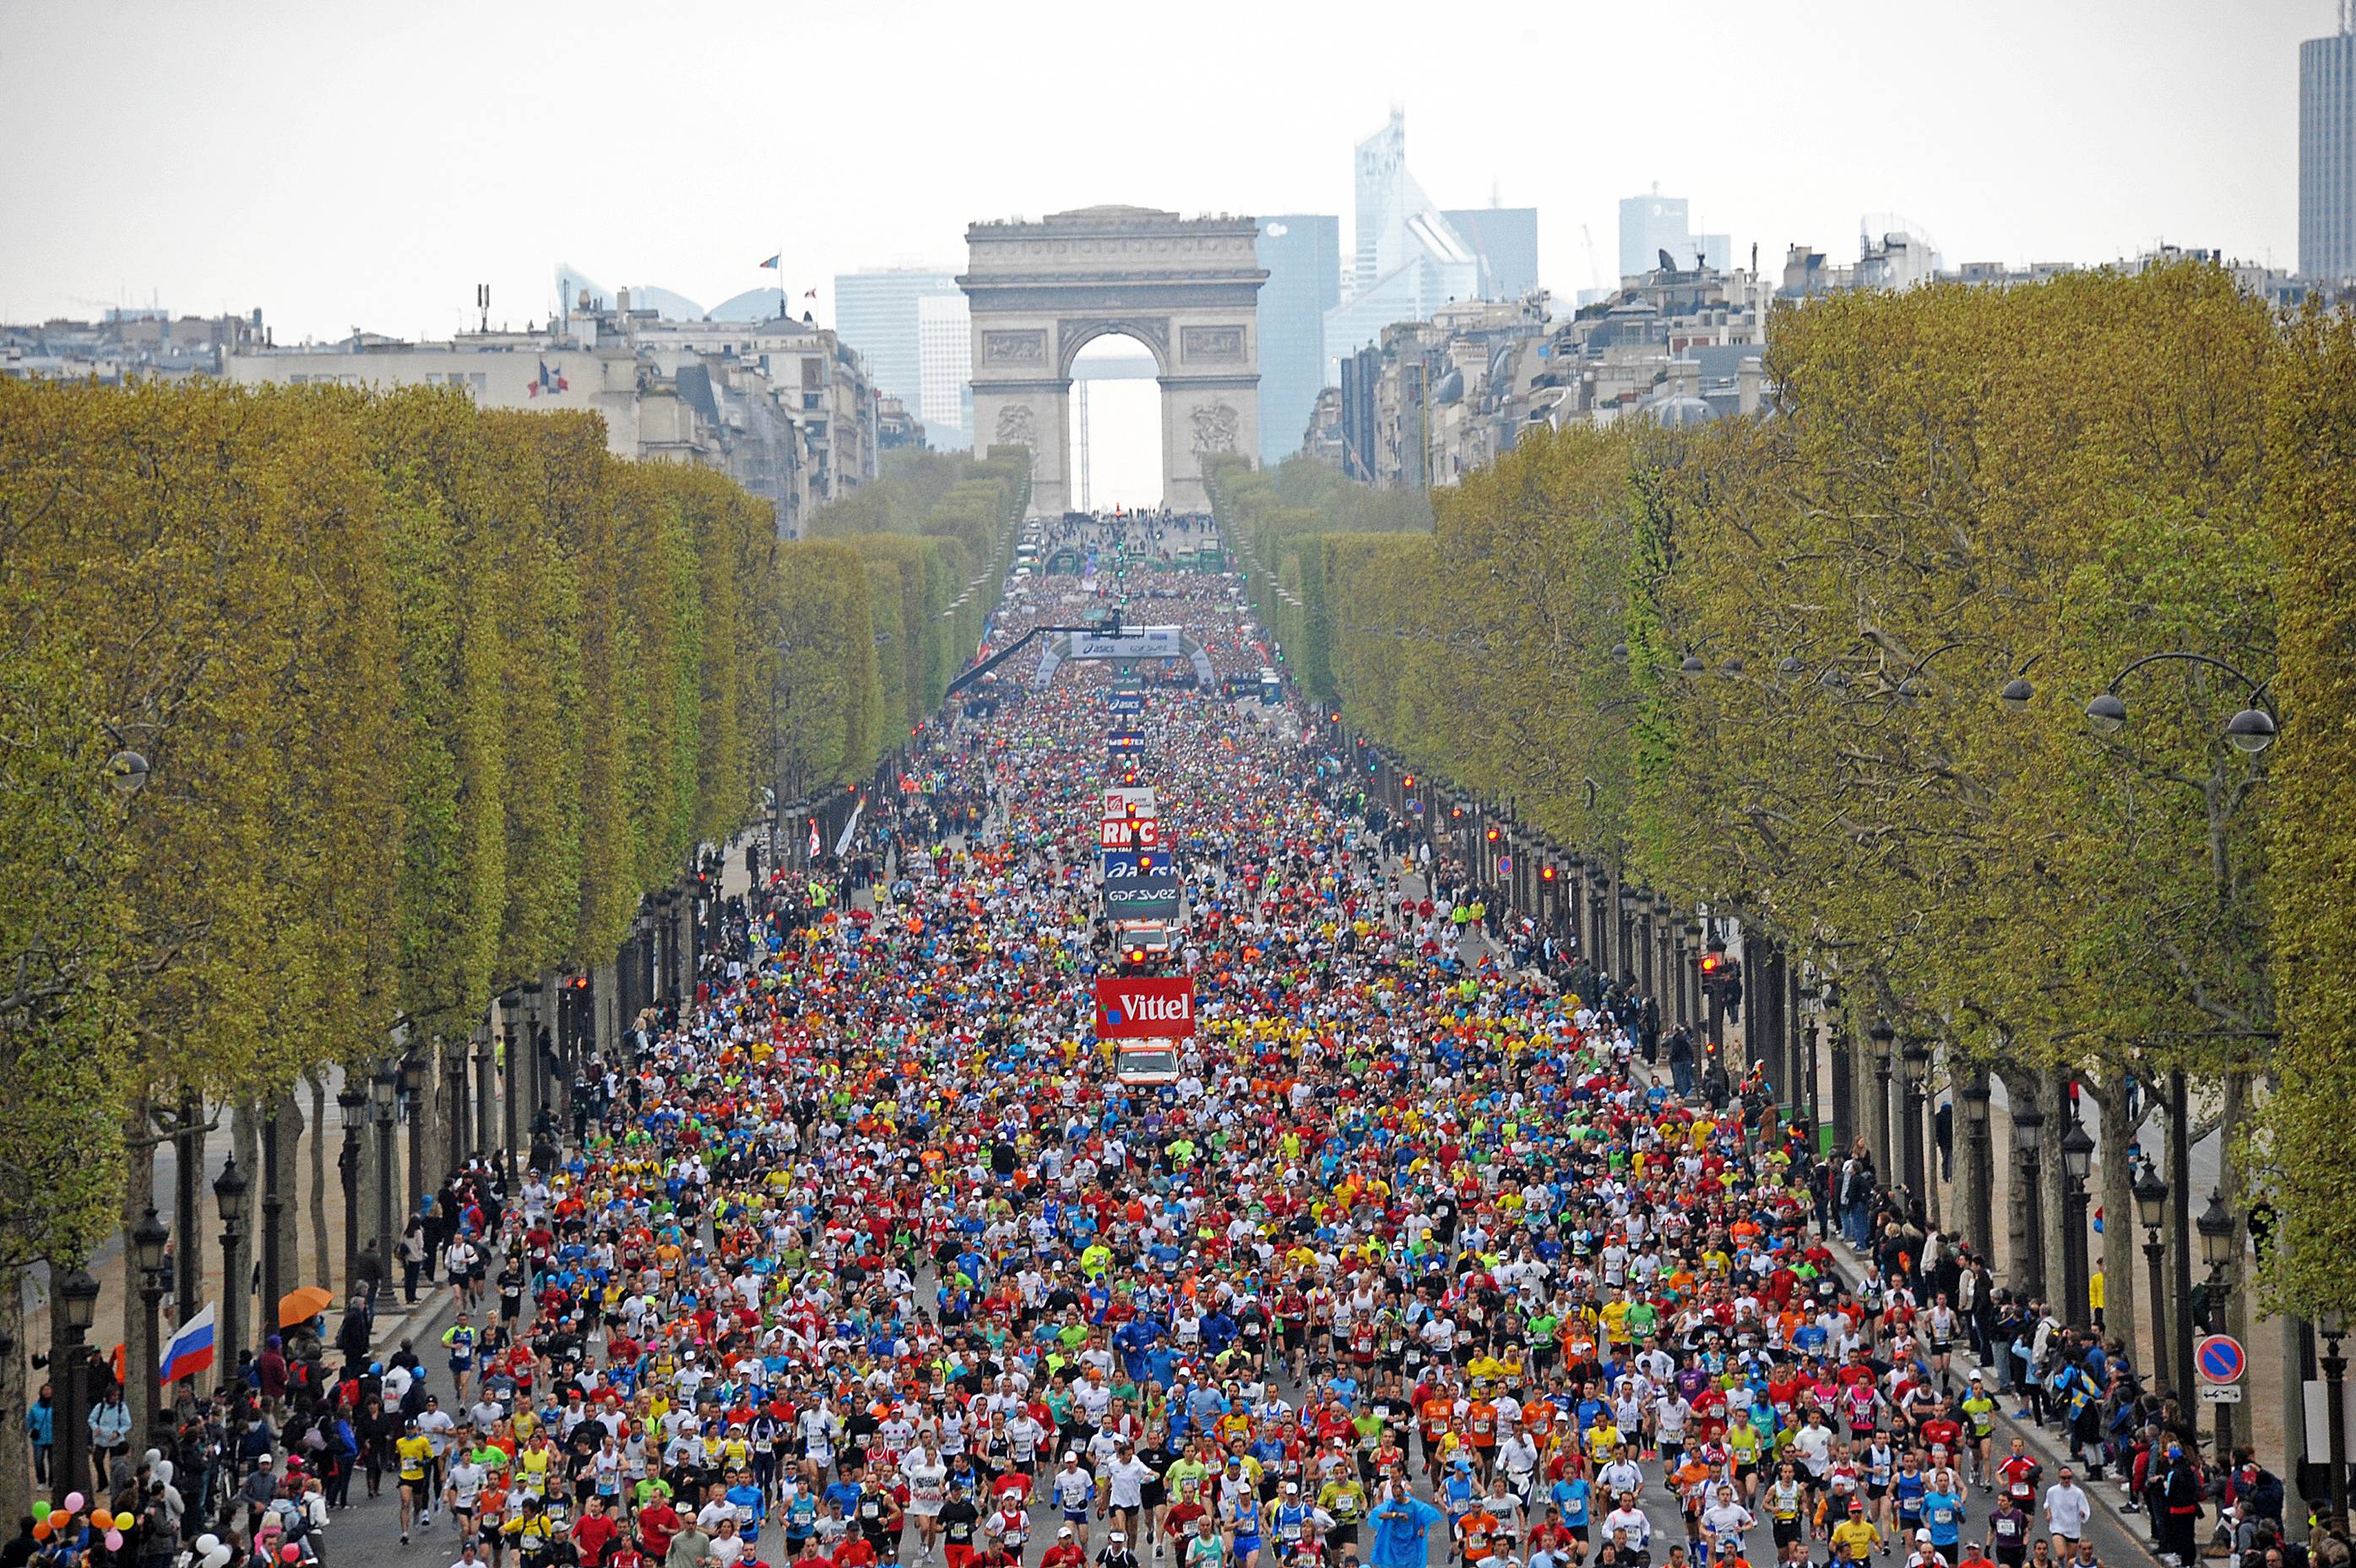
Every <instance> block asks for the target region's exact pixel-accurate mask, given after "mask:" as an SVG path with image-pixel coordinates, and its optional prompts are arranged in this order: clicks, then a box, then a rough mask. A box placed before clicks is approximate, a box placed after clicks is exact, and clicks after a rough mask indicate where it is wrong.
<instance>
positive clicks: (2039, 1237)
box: [2012, 1105, 2045, 1299]
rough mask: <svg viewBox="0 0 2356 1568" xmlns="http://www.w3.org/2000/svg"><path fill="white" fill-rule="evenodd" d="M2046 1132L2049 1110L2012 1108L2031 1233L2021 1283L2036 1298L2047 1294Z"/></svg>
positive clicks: (2022, 1251) (2023, 1204)
mask: <svg viewBox="0 0 2356 1568" xmlns="http://www.w3.org/2000/svg"><path fill="white" fill-rule="evenodd" d="M2044 1131H2045V1113H2044V1112H2042V1111H2040V1110H2039V1109H2038V1108H2037V1107H2036V1106H2034V1105H2015V1106H2014V1107H2013V1108H2012V1147H2013V1152H2014V1153H2016V1154H2018V1155H2019V1157H2020V1190H2021V1207H2022V1211H2023V1213H2024V1217H2025V1220H2026V1223H2027V1228H2028V1232H2029V1235H2028V1240H2027V1243H2026V1244H2025V1245H2023V1246H2022V1248H2021V1249H2020V1279H2021V1286H2022V1288H2023V1289H2025V1290H2027V1291H2028V1292H2029V1296H2030V1297H2031V1298H2032V1299H2034V1298H2037V1297H2041V1296H2044V1294H2045V1195H2044V1193H2043V1192H2042V1191H2040V1189H2039V1186H2038V1177H2037V1161H2038V1157H2039V1156H2040V1154H2041V1153H2043V1150H2042V1149H2041V1148H2040V1147H2039V1143H2040V1137H2041V1136H2042V1135H2043V1133H2044Z"/></svg>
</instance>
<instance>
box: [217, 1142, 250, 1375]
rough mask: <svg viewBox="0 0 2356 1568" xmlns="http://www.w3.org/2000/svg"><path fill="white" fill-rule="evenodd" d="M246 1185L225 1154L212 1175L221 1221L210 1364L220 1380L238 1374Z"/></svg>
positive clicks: (246, 1296) (245, 1294)
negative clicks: (216, 1327)
mask: <svg viewBox="0 0 2356 1568" xmlns="http://www.w3.org/2000/svg"><path fill="white" fill-rule="evenodd" d="M249 1185H250V1184H249V1183H248V1182H247V1180H246V1179H245V1172H243V1171H241V1170H240V1169H238V1168H237V1156H235V1155H231V1156H230V1157H229V1163H228V1164H226V1165H224V1166H222V1167H221V1173H220V1175H219V1176H217V1177H215V1178H214V1179H213V1201H214V1202H215V1203H218V1204H219V1205H220V1222H221V1313H220V1328H221V1332H220V1355H218V1356H217V1357H215V1358H214V1364H215V1365H217V1366H218V1367H219V1368H220V1372H221V1377H222V1379H223V1380H224V1381H227V1380H229V1379H231V1378H234V1377H236V1376H237V1375H238V1365H239V1362H240V1360H241V1357H242V1355H243V1353H244V1350H245V1309H246V1306H247V1304H248V1302H249V1301H250V1300H251V1298H252V1289H251V1287H250V1286H249V1285H248V1284H247V1282H246V1273H247V1270H246V1264H245V1232H244V1231H243V1230H242V1229H241V1225H242V1224H243V1222H244V1220H245V1196H246V1189H247V1187H248V1186H249Z"/></svg>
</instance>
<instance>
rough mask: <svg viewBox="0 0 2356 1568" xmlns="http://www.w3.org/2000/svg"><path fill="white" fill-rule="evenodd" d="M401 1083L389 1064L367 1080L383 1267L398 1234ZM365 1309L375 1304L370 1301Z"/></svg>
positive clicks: (388, 1262) (390, 1261)
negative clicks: (396, 1145) (396, 1123)
mask: <svg viewBox="0 0 2356 1568" xmlns="http://www.w3.org/2000/svg"><path fill="white" fill-rule="evenodd" d="M400 1096H401V1080H400V1078H399V1077H398V1076H396V1075H395V1074H394V1072H393V1071H392V1067H391V1064H390V1063H388V1064H386V1065H384V1066H382V1067H380V1068H378V1069H377V1070H376V1072H374V1073H373V1074H371V1075H370V1076H369V1109H370V1111H371V1112H372V1113H373V1114H374V1115H375V1119H376V1233H377V1245H378V1246H380V1247H381V1248H382V1249H383V1250H384V1264H385V1267H386V1268H387V1269H388V1270H390V1269H391V1267H392V1247H393V1243H395V1242H396V1241H398V1240H399V1239H400V1237H401V1232H399V1231H397V1230H395V1229H394V1228H393V1223H392V1180H393V1163H394V1159H393V1147H392V1123H393V1117H394V1115H396V1114H397V1112H398V1109H399V1106H398V1101H399V1099H400ZM375 1305H376V1304H375V1303H374V1302H373V1301H371V1302H370V1303H369V1306H371V1307H373V1306H375Z"/></svg>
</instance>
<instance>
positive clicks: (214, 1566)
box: [205, 1546, 230, 1568]
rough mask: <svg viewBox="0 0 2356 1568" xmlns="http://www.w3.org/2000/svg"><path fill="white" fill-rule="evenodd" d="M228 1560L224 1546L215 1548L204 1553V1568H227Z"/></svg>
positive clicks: (228, 1551)
mask: <svg viewBox="0 0 2356 1568" xmlns="http://www.w3.org/2000/svg"><path fill="white" fill-rule="evenodd" d="M229 1560H230V1550H229V1548H228V1547H226V1546H216V1547H214V1548H213V1549H212V1550H211V1551H210V1552H206V1553H205V1568H227V1564H228V1563H229Z"/></svg>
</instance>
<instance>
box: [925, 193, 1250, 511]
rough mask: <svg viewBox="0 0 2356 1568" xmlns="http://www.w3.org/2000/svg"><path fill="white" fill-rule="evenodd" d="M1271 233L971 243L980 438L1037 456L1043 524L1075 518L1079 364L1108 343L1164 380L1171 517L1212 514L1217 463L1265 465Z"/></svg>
mask: <svg viewBox="0 0 2356 1568" xmlns="http://www.w3.org/2000/svg"><path fill="white" fill-rule="evenodd" d="M1258 234H1259V226H1258V222H1257V221H1256V220H1255V219H1249V218H1193V219H1182V218H1180V217H1179V216H1178V215H1177V214H1176V213H1174V212H1158V211H1155V210H1154V209H1152V208H1143V207H1089V208H1081V209H1079V210H1078V211H1076V212H1058V213H1053V214H1050V215H1049V216H1048V217H1046V218H1044V219H1041V220H1040V221H1038V222H1036V223H1027V222H1021V221H1013V220H1008V221H1000V222H990V223H976V224H974V225H972V226H971V227H970V228H969V229H967V230H966V236H965V238H966V250H967V256H968V261H967V267H966V271H965V272H964V273H963V275H961V276H960V277H959V278H958V287H959V288H961V289H963V290H964V291H965V293H966V298H967V300H968V301H969V303H970V304H971V307H972V313H973V420H974V437H975V440H976V441H977V442H978V443H980V444H981V445H983V446H991V445H1006V444H1013V445H1021V446H1027V447H1029V448H1030V449H1031V506H1032V509H1033V511H1034V512H1037V513H1042V514H1044V515H1047V516H1051V517H1052V516H1054V515H1055V514H1057V513H1060V512H1062V511H1063V510H1065V509H1066V507H1068V506H1069V505H1070V504H1071V495H1072V489H1071V457H1072V453H1071V446H1072V440H1071V437H1072V419H1071V391H1072V359H1073V357H1074V356H1076V354H1078V353H1079V351H1080V349H1081V348H1082V347H1085V346H1086V345H1087V343H1088V342H1089V341H1090V340H1091V339H1094V338H1098V337H1102V336H1107V335H1108V334H1111V333H1119V334H1122V335H1124V336H1129V337H1133V338H1135V339H1136V340H1137V341H1138V342H1140V343H1141V344H1143V345H1144V346H1145V347H1146V348H1147V349H1148V350H1150V351H1151V353H1152V355H1153V360H1154V365H1155V368H1156V369H1157V370H1159V372H1160V376H1159V380H1160V382H1161V386H1162V505H1163V506H1165V507H1171V508H1172V509H1173V510H1177V511H1198V512H1199V511H1207V510H1209V508H1210V497H1209V496H1208V495H1207V494H1206V493H1205V491H1204V488H1203V461H1204V459H1205V458H1206V457H1211V456H1215V455H1217V454H1219V453H1242V454H1244V455H1245V456H1251V455H1252V454H1254V453H1258V451H1259V327H1258V320H1257V317H1256V314H1255V313H1256V310H1257V306H1258V298H1259V286H1260V284H1261V283H1265V282H1266V281H1267V279H1268V273H1267V272H1265V271H1264V270H1262V268H1261V267H1260V264H1259V258H1258Z"/></svg>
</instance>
